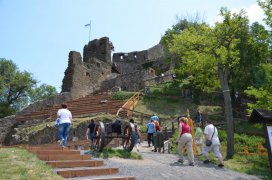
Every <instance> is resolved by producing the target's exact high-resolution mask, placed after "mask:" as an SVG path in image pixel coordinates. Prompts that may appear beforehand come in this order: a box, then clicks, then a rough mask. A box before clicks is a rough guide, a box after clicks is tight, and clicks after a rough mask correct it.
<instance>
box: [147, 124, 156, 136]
mask: <svg viewBox="0 0 272 180" xmlns="http://www.w3.org/2000/svg"><path fill="white" fill-rule="evenodd" d="M155 131H156V129H155V124H154V123H153V122H150V123H148V124H147V133H148V134H151V133H155Z"/></svg>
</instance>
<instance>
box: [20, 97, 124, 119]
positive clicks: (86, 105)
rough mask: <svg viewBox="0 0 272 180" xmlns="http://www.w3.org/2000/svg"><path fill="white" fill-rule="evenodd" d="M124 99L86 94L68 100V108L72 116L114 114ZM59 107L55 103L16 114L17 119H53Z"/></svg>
mask: <svg viewBox="0 0 272 180" xmlns="http://www.w3.org/2000/svg"><path fill="white" fill-rule="evenodd" d="M123 104H124V101H121V100H112V99H111V95H108V94H101V95H100V94H99V95H88V96H86V97H81V98H78V99H76V100H73V101H68V102H67V105H68V109H69V110H70V111H71V112H72V114H73V116H74V117H76V116H80V115H88V114H93V113H109V114H116V112H117V110H118V109H119V108H120V107H122V105H123ZM58 109H60V105H55V106H53V107H52V108H46V109H43V110H40V111H36V112H31V113H27V114H24V115H17V116H16V120H17V121H31V120H45V119H49V118H50V119H55V118H56V113H57V111H58Z"/></svg>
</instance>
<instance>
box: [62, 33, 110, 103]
mask: <svg viewBox="0 0 272 180" xmlns="http://www.w3.org/2000/svg"><path fill="white" fill-rule="evenodd" d="M110 55H111V44H110V41H109V38H107V37H103V38H101V39H99V40H97V39H95V40H93V41H90V42H89V44H88V45H85V47H84V52H83V61H82V58H81V55H80V53H79V52H76V51H71V52H70V53H69V62H68V67H67V69H66V71H65V76H64V78H63V81H62V92H70V93H71V96H72V98H73V99H75V98H78V97H81V96H85V95H88V94H90V93H93V92H94V91H97V90H99V89H100V85H101V82H102V81H104V80H105V79H107V78H108V76H110V75H111V57H110Z"/></svg>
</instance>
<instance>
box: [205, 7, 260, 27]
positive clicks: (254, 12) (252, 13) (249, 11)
mask: <svg viewBox="0 0 272 180" xmlns="http://www.w3.org/2000/svg"><path fill="white" fill-rule="evenodd" d="M243 9H244V11H245V12H246V16H247V17H248V19H249V22H250V24H252V23H254V22H256V21H257V22H259V23H260V24H262V25H265V23H264V21H263V18H264V17H265V15H264V12H263V10H262V9H261V7H260V6H259V5H258V4H253V5H251V6H249V7H247V8H243ZM241 10H242V9H231V12H232V13H239V12H240V11H241ZM222 21H223V18H222V16H219V15H217V16H216V17H214V18H211V19H210V20H208V22H209V24H210V25H214V24H215V23H216V22H222Z"/></svg>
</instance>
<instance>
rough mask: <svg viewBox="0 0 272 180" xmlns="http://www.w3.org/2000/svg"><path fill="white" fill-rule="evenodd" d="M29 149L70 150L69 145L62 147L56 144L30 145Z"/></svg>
mask: <svg viewBox="0 0 272 180" xmlns="http://www.w3.org/2000/svg"><path fill="white" fill-rule="evenodd" d="M28 150H29V151H31V150H36V151H37V150H62V151H70V149H69V147H66V148H63V147H61V146H59V145H58V144H52V145H46V146H32V147H29V148H28Z"/></svg>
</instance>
